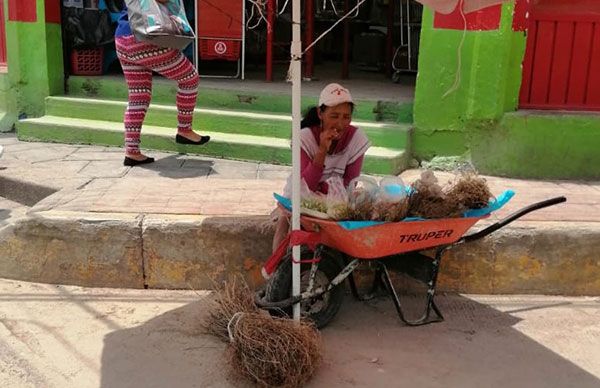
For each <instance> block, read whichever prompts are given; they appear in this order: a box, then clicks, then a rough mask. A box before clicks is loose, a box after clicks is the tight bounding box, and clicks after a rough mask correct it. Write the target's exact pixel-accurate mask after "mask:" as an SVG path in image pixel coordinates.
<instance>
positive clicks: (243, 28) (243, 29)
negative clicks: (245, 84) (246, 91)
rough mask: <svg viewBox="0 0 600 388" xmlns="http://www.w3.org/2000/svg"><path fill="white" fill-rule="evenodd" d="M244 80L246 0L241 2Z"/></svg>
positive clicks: (243, 75)
mask: <svg viewBox="0 0 600 388" xmlns="http://www.w3.org/2000/svg"><path fill="white" fill-rule="evenodd" d="M245 78H246V0H242V81H243V80H244V79H245Z"/></svg>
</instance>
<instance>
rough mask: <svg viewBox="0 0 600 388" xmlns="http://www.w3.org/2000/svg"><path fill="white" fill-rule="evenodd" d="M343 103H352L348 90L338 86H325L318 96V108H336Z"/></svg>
mask: <svg viewBox="0 0 600 388" xmlns="http://www.w3.org/2000/svg"><path fill="white" fill-rule="evenodd" d="M345 102H350V103H352V102H353V101H352V95H350V92H349V91H348V89H346V88H345V87H343V86H342V85H340V84H335V83H334V84H329V85H327V86H325V88H324V89H323V91H321V95H320V96H319V106H321V105H325V106H336V105H340V104H343V103H345Z"/></svg>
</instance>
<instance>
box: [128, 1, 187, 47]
mask: <svg viewBox="0 0 600 388" xmlns="http://www.w3.org/2000/svg"><path fill="white" fill-rule="evenodd" d="M125 2H126V4H127V13H128V16H129V25H130V27H131V31H132V32H133V35H134V36H135V37H136V39H137V40H140V41H145V42H149V43H152V44H155V45H157V46H159V47H170V48H175V49H179V50H183V49H185V48H186V47H187V46H188V45H189V44H190V43H192V42H193V41H194V39H195V35H194V31H193V30H192V27H191V26H190V22H189V21H188V20H187V17H186V15H185V8H184V6H183V0H169V2H167V3H165V4H162V3H160V2H158V1H156V0H125Z"/></svg>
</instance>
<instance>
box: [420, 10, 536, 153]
mask: <svg viewBox="0 0 600 388" xmlns="http://www.w3.org/2000/svg"><path fill="white" fill-rule="evenodd" d="M513 9H514V4H513V3H508V4H505V5H503V6H502V13H501V18H500V25H499V28H497V29H493V30H489V31H466V32H463V31H462V30H457V29H441V28H434V15H433V14H432V12H431V11H429V10H427V9H426V10H425V12H424V14H423V27H422V32H421V43H420V58H419V74H418V76H417V87H416V91H415V106H414V125H415V130H414V137H413V152H414V155H415V156H416V157H417V158H421V159H429V158H431V157H433V156H436V155H460V154H463V153H465V152H466V151H468V140H469V132H470V129H471V128H473V127H476V128H478V129H481V128H482V127H486V126H494V125H495V123H496V122H497V121H498V120H499V119H501V118H502V116H503V114H504V113H505V112H506V111H511V110H514V109H516V106H517V101H518V92H519V87H520V83H521V61H522V58H523V53H524V50H525V37H524V34H523V33H522V32H514V31H513V30H512V20H513ZM461 45H462V49H461ZM459 57H460V59H459Z"/></svg>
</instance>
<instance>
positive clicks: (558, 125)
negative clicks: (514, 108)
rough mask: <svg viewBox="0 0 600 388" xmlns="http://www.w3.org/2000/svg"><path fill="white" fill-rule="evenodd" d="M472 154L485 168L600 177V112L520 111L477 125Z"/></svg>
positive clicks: (537, 174) (560, 176)
mask: <svg viewBox="0 0 600 388" xmlns="http://www.w3.org/2000/svg"><path fill="white" fill-rule="evenodd" d="M471 136H472V137H471V156H472V160H473V163H474V164H475V165H476V166H477V167H478V169H480V170H481V171H485V172H487V173H492V174H494V175H506V176H512V177H520V178H537V177H543V178H550V179H599V178H600V152H598V147H599V146H600V115H594V114H581V113H580V114H576V113H573V114H568V113H564V114H562V115H561V116H560V117H558V118H557V117H556V115H555V114H553V113H543V112H539V111H537V112H527V111H525V112H515V113H508V114H506V115H504V117H503V118H502V120H501V121H500V122H499V123H497V125H494V126H493V127H491V128H486V127H485V126H482V127H480V128H475V129H473V131H472V134H471Z"/></svg>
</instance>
